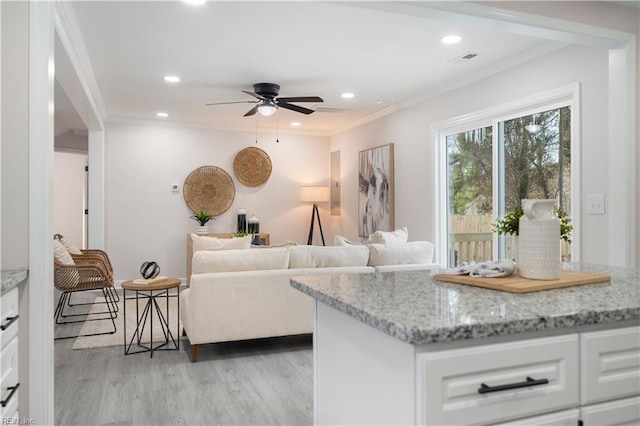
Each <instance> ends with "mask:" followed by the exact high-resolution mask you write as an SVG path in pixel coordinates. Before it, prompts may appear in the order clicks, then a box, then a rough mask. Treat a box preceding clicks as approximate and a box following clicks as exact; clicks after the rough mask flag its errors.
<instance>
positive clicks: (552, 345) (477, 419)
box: [416, 335, 579, 425]
mask: <svg viewBox="0 0 640 426" xmlns="http://www.w3.org/2000/svg"><path fill="white" fill-rule="evenodd" d="M578 364H579V362H578V337H577V336H576V335H571V336H561V337H550V338H543V339H532V340H525V341H520V342H511V343H503V344H494V345H486V346H477V347H472V348H467V349H456V350H451V351H442V352H434V353H423V354H419V355H418V356H417V366H416V372H417V375H418V379H417V398H418V400H417V404H416V406H417V407H418V413H417V420H418V423H420V424H430V425H431V424H433V425H444V424H458V425H459V424H466V425H470V424H487V423H498V422H504V421H507V420H511V419H517V418H523V417H528V416H533V415H537V414H542V413H546V412H549V411H556V410H562V409H566V408H573V407H577V405H578V374H579V365H578ZM529 379H532V380H534V381H535V382H533V383H531V382H529V383H531V384H530V385H528V384H527V380H529ZM545 381H547V383H545ZM510 385H513V386H512V387H511V388H510ZM485 386H486V387H488V388H489V389H487V388H486V387H485ZM481 389H482V390H481Z"/></svg>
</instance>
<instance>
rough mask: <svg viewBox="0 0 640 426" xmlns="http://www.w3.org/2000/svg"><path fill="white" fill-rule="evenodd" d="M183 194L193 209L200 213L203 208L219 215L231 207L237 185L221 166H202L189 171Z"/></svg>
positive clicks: (213, 214) (211, 213)
mask: <svg viewBox="0 0 640 426" xmlns="http://www.w3.org/2000/svg"><path fill="white" fill-rule="evenodd" d="M182 195H183V196H184V201H186V203H187V206H189V208H190V209H191V211H193V212H195V213H199V212H200V211H201V210H202V211H205V212H207V213H209V214H210V215H212V216H218V215H220V214H222V213H224V212H226V211H227V210H229V207H231V204H232V203H233V199H234V198H235V196H236V187H235V185H234V184H233V180H232V179H231V176H229V173H227V172H225V171H224V170H222V169H221V168H220V167H216V166H202V167H198V168H197V169H195V170H194V171H192V172H191V173H189V176H187V179H186V180H185V181H184V187H183V188H182Z"/></svg>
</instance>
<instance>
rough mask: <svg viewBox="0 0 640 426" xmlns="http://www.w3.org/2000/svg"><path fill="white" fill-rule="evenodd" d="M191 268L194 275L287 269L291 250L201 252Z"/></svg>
mask: <svg viewBox="0 0 640 426" xmlns="http://www.w3.org/2000/svg"><path fill="white" fill-rule="evenodd" d="M191 266H192V273H193V274H203V273H206V272H240V271H261V270H269V269H287V267H288V266H289V250H288V249H286V248H267V249H263V250H249V249H242V250H233V249H232V250H200V251H196V252H195V253H194V254H193V259H192V263H191Z"/></svg>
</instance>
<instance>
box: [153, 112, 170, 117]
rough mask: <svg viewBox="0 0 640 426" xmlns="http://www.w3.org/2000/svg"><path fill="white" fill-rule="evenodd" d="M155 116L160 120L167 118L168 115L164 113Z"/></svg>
mask: <svg viewBox="0 0 640 426" xmlns="http://www.w3.org/2000/svg"><path fill="white" fill-rule="evenodd" d="M156 116H157V117H161V118H167V117H168V116H169V114H167V113H166V112H157V113H156Z"/></svg>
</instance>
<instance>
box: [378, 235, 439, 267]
mask: <svg viewBox="0 0 640 426" xmlns="http://www.w3.org/2000/svg"><path fill="white" fill-rule="evenodd" d="M433 248H434V246H433V244H432V243H431V242H429V241H411V242H410V243H406V244H391V245H389V244H369V266H383V265H407V264H416V263H431V262H433Z"/></svg>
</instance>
